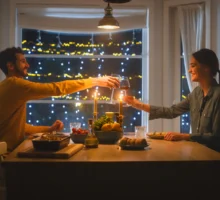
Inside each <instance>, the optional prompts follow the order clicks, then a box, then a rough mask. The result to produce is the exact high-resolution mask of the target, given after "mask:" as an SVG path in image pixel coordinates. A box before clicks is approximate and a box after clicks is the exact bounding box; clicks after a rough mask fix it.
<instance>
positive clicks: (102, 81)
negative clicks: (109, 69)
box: [92, 76, 120, 89]
mask: <svg viewBox="0 0 220 200" xmlns="http://www.w3.org/2000/svg"><path fill="white" fill-rule="evenodd" d="M92 80H93V84H94V85H97V86H100V87H108V88H110V89H112V88H119V85H120V82H119V80H118V78H116V77H113V76H103V77H99V78H92Z"/></svg>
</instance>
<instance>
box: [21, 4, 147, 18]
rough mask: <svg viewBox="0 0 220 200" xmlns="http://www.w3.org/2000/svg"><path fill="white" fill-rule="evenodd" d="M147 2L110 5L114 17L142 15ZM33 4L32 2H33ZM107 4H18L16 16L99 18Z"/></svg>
mask: <svg viewBox="0 0 220 200" xmlns="http://www.w3.org/2000/svg"><path fill="white" fill-rule="evenodd" d="M148 1H149V0H131V1H130V2H127V3H110V6H111V7H112V8H113V14H114V16H115V17H124V16H131V15H132V16H133V15H142V14H145V13H146V3H147V2H148ZM33 2H34V1H33ZM106 6H107V3H106V2H105V1H104V0H89V1H88V0H87V1H83V0H72V1H68V0H67V1H64V4H61V3H59V4H56V1H53V4H48V3H45V4H42V3H40V4H34V6H32V5H31V4H20V5H19V4H18V6H17V8H18V14H22V15H34V16H48V17H62V18H101V17H103V14H104V8H105V7H106Z"/></svg>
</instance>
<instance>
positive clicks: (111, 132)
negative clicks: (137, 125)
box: [94, 115, 123, 144]
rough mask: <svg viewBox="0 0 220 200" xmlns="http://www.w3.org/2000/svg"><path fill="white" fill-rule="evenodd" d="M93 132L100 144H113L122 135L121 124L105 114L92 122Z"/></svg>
mask: <svg viewBox="0 0 220 200" xmlns="http://www.w3.org/2000/svg"><path fill="white" fill-rule="evenodd" d="M94 132H95V135H96V137H97V138H98V140H99V143H100V144H114V143H116V142H117V141H118V140H119V139H120V138H122V136H123V129H122V127H121V125H120V124H119V123H117V122H114V121H113V119H112V118H109V117H107V116H106V115H103V116H101V117H100V118H98V119H97V120H96V121H95V122H94Z"/></svg>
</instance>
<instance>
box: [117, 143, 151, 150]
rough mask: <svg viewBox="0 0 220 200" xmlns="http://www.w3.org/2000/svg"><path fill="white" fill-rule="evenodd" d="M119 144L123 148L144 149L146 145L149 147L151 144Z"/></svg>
mask: <svg viewBox="0 0 220 200" xmlns="http://www.w3.org/2000/svg"><path fill="white" fill-rule="evenodd" d="M119 146H120V147H121V149H123V150H144V149H145V148H146V147H148V146H149V145H148V144H146V145H138V146H137V145H122V144H119Z"/></svg>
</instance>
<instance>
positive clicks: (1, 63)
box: [0, 47, 24, 75]
mask: <svg viewBox="0 0 220 200" xmlns="http://www.w3.org/2000/svg"><path fill="white" fill-rule="evenodd" d="M17 53H21V54H24V52H23V51H22V49H21V48H20V47H11V48H7V49H5V50H3V51H1V52H0V68H1V70H2V71H3V72H4V74H5V75H8V68H7V63H8V62H12V63H13V64H15V62H16V54H17Z"/></svg>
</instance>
